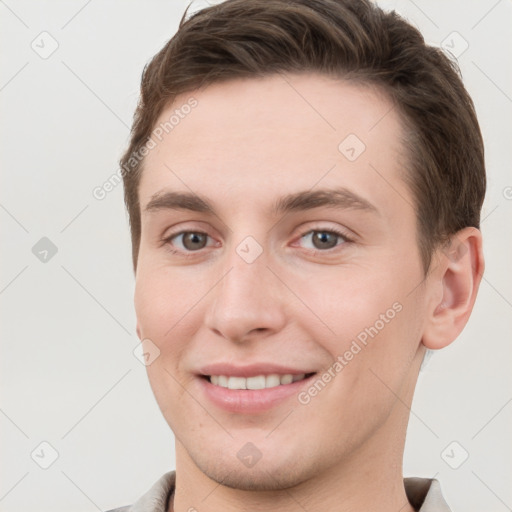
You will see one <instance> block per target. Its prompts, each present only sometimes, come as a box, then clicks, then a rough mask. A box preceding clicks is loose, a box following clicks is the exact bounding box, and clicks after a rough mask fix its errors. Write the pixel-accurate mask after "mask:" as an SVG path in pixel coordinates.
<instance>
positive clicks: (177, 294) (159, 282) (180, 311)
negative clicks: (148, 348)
mask: <svg viewBox="0 0 512 512" xmlns="http://www.w3.org/2000/svg"><path fill="white" fill-rule="evenodd" d="M171 270H172V269H168V268H167V269H166V268H159V269H148V270H145V269H142V268H141V269H140V272H138V273H137V278H136V283H135V295H134V304H135V312H136V315H137V323H138V326H139V328H140V331H141V335H142V336H143V337H144V338H150V339H154V340H155V343H164V342H166V341H167V340H172V339H173V340H176V339H178V337H177V336H176V335H175V334H176V332H178V331H180V330H182V329H183V326H184V325H186V324H187V322H188V321H189V317H190V316H191V315H193V313H194V305H195V304H197V303H198V302H199V301H200V299H201V297H203V296H204V295H205V293H206V291H207V290H203V287H204V284H203V283H202V282H201V280H197V279H194V277H193V276H192V275H190V273H188V272H183V271H179V270H178V271H174V272H172V271H171Z"/></svg>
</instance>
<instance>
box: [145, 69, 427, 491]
mask: <svg viewBox="0 0 512 512" xmlns="http://www.w3.org/2000/svg"><path fill="white" fill-rule="evenodd" d="M191 98H194V101H192V100H191ZM187 102H188V103H189V104H192V103H193V104H194V105H195V106H194V107H193V108H183V109H182V110H180V107H181V106H182V105H185V104H187ZM176 109H178V110H180V112H181V113H182V115H181V116H178V117H179V122H176V123H174V124H173V127H172V129H168V130H167V131H168V133H166V134H165V133H164V136H163V137H161V138H162V140H161V141H159V142H158V143H157V145H156V147H154V148H153V149H152V150H151V152H150V153H149V154H148V155H147V157H146V161H145V166H144V171H143V176H142V179H141V183H140V189H139V196H140V204H141V219H142V234H141V244H140V252H139V257H138V267H137V271H136V290H135V307H136V313H137V332H138V335H139V337H140V338H141V339H143V340H146V341H145V343H149V344H150V346H151V347H153V348H154V352H155V353H158V351H159V356H158V357H156V359H154V361H152V362H151V364H149V365H148V366H147V371H148V376H149V379H150V383H151V386H152V389H153V392H154V394H155V397H156V399H157V402H158V404H159V406H160V409H161V411H162V413H163V415H164V417H165V419H166V421H167V422H168V424H169V425H170V427H171V428H172V430H173V432H174V433H175V436H176V439H177V457H178V459H177V465H179V464H180V460H181V461H182V462H183V461H185V459H186V460H188V461H189V463H191V464H193V465H194V466H195V467H196V468H198V469H199V470H200V471H202V472H203V473H204V474H205V475H207V476H208V477H210V478H212V479H214V480H215V481H217V482H223V484H224V485H228V486H231V487H235V488H240V489H274V488H278V487H289V486H290V485H293V484H296V483H299V482H303V481H306V480H308V479H310V478H312V477H313V475H318V474H320V473H322V472H323V471H327V470H330V471H331V470H332V468H334V467H341V466H342V465H343V464H348V461H350V460H352V459H353V458H354V457H355V456H356V455H355V454H359V455H358V456H359V457H361V454H362V453H366V454H367V455H369V456H372V455H371V454H372V453H373V455H374V456H377V455H376V454H377V452H378V449H379V446H380V448H382V444H383V442H384V440H385V439H386V436H387V437H392V436H394V435H395V436H396V430H397V429H403V431H404V433H405V425H406V417H407V413H408V411H407V408H406V407H399V406H397V404H398V401H397V396H398V397H406V396H409V395H408V393H410V390H411V388H413V387H414V382H415V379H416V377H417V371H418V366H419V361H420V360H421V357H420V356H421V355H422V349H421V344H420V341H421V336H422V329H423V327H424V322H425V320H424V317H425V313H424V311H425V303H426V299H425V286H424V285H420V283H421V282H422V280H423V277H424V276H423V269H422V265H421V259H420V254H419V250H418V246H417V242H416V240H417V238H416V219H415V210H414V207H413V204H414V200H413V198H412V196H411V192H410V191H409V189H408V188H407V186H406V185H405V183H404V181H403V179H402V176H403V173H404V172H405V168H406V165H407V164H406V162H407V160H406V158H405V156H404V154H403V151H402V144H401V137H402V129H401V124H400V118H399V116H398V114H397V113H396V111H395V110H393V109H392V107H391V104H390V103H389V102H388V100H387V99H386V98H385V97H384V96H383V95H382V94H379V92H378V91H377V90H375V89H372V88H369V87H365V86H362V85H354V84H349V83H347V82H343V81H335V80H333V79H329V78H326V77H322V76H319V75H316V74H307V75H300V76H299V75H291V76H289V77H288V78H287V79H286V80H285V79H284V77H282V76H272V77H267V78H265V79H248V80H245V79H244V80H242V79H240V80H233V81H229V82H225V83H221V84H214V85H211V86H209V87H207V88H206V89H203V90H200V91H193V92H191V93H190V94H184V95H182V96H179V97H178V98H177V99H176V101H175V103H174V104H173V105H172V106H171V107H169V108H168V109H166V110H165V111H164V112H163V113H162V116H161V118H160V119H159V121H158V122H157V125H160V123H165V122H166V121H168V120H169V118H170V116H171V115H172V114H173V113H174V111H175V110H176ZM184 112H185V114H183V113H184ZM164 132H165V131H164ZM418 285H420V286H418ZM147 340H149V341H147ZM155 346H156V348H158V351H157V350H156V348H155Z"/></svg>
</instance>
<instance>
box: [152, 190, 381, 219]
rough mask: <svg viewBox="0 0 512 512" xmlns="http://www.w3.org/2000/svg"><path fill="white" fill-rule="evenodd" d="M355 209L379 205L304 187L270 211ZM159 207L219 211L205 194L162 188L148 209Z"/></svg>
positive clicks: (351, 194)
mask: <svg viewBox="0 0 512 512" xmlns="http://www.w3.org/2000/svg"><path fill="white" fill-rule="evenodd" d="M322 206H323V207H330V208H338V209H356V210H363V211H367V212H370V213H375V214H378V213H379V211H378V210H377V208H376V207H375V206H374V205H373V204H371V203H370V202H369V201H368V200H366V199H364V198H363V197H361V196H359V195H358V194H356V193H355V192H352V191H351V190H349V189H347V188H344V187H341V188H336V189H319V190H304V191H300V192H294V193H292V194H288V195H286V196H283V197H281V198H279V199H278V200H277V201H276V202H275V203H274V204H273V206H272V208H271V213H272V214H273V215H279V214H283V213H287V212H292V211H305V210H312V209H314V208H320V207H322ZM159 210H189V211H194V212H201V213H208V214H212V215H216V212H215V208H214V207H213V205H212V204H211V203H210V202H209V201H208V199H206V198H205V197H201V196H200V195H198V194H194V193H189V192H173V191H162V192H157V193H156V194H154V195H153V196H152V197H151V199H150V201H149V202H148V204H147V205H146V207H145V208H144V211H145V212H156V211H159Z"/></svg>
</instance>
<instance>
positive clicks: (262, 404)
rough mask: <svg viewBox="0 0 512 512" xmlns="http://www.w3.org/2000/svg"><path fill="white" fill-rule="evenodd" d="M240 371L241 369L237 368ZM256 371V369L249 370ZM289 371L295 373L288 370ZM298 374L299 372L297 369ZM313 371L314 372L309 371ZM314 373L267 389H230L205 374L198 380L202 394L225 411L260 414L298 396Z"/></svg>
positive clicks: (237, 374)
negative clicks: (209, 378)
mask: <svg viewBox="0 0 512 512" xmlns="http://www.w3.org/2000/svg"><path fill="white" fill-rule="evenodd" d="M237 371H239V369H237ZM247 371H250V372H254V371H255V370H254V369H250V370H247ZM268 373H282V372H281V371H271V372H268ZM287 373H293V372H291V371H288V372H287ZM295 373H296V374H297V373H298V372H297V371H295ZM307 373H312V372H307ZM262 374H265V373H262V372H261V370H260V373H251V374H249V375H242V374H240V373H231V374H227V373H222V372H221V373H218V374H217V373H213V374H207V375H230V376H233V375H236V376H240V377H243V376H247V377H251V376H254V375H262ZM315 375H316V373H313V374H312V375H310V376H309V377H306V378H305V379H303V380H299V381H297V382H292V383H291V384H281V385H279V386H276V387H273V388H266V389H228V388H224V387H222V386H216V385H215V384H212V383H211V382H210V381H209V380H208V379H207V378H206V377H205V376H204V375H198V376H197V381H198V385H199V388H200V392H201V394H202V395H203V396H204V397H205V398H206V400H207V401H208V402H210V403H212V404H213V405H215V406H216V407H218V408H220V409H223V410H224V411H227V412H231V413H238V414H258V413H264V412H266V411H269V410H271V409H273V408H275V407H278V406H279V405H282V404H284V403H285V402H286V401H287V400H290V399H292V397H296V396H297V395H298V394H299V393H300V390H301V389H302V388H304V387H306V386H309V385H310V382H311V380H312V379H313V378H314V377H315Z"/></svg>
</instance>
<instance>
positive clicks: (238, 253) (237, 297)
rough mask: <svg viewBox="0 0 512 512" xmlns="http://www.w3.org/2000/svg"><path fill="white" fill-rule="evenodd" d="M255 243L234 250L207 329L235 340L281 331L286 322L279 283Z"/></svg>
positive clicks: (245, 242)
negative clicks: (256, 332)
mask: <svg viewBox="0 0 512 512" xmlns="http://www.w3.org/2000/svg"><path fill="white" fill-rule="evenodd" d="M248 238H249V237H248ZM254 242H255V241H254V240H247V239H246V240H243V241H242V242H241V243H240V244H238V246H236V247H234V248H232V249H231V250H230V254H229V257H227V258H225V260H224V265H223V270H222V276H223V277H222V278H221V279H220V281H219V282H218V283H217V285H216V286H215V287H214V290H212V292H213V293H212V300H211V301H210V305H209V308H208V312H207V314H206V324H207V326H208V327H209V328H210V329H212V330H214V331H216V332H217V334H221V335H222V336H224V337H226V338H229V339H231V340H233V341H240V340H242V339H243V338H244V337H245V336H247V335H248V334H249V333H250V332H251V331H255V330H259V331H260V330H268V331H275V330H278V329H280V328H281V327H282V324H283V322H284V311H283V307H282V306H283V304H282V303H281V300H280V296H279V290H277V288H276V287H277V286H278V283H277V282H276V279H275V276H273V274H272V272H271V271H270V270H269V269H268V268H267V264H268V257H267V254H266V253H265V251H263V248H262V247H261V246H260V249H258V247H257V246H256V245H255V243H254ZM256 250H258V251H259V254H258V253H257V252H255V251H256ZM273 278H274V279H273Z"/></svg>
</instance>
